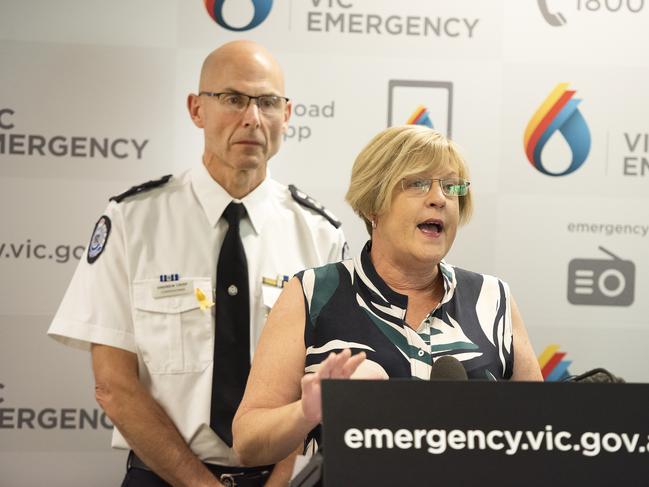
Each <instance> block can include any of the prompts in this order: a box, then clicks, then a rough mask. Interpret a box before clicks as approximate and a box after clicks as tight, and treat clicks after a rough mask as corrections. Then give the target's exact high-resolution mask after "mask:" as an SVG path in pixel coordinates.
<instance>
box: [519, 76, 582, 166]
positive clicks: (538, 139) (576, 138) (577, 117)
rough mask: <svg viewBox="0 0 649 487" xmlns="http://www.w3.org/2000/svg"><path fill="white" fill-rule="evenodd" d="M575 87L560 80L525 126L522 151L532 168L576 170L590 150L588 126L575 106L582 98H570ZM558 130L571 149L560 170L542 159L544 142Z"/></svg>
mask: <svg viewBox="0 0 649 487" xmlns="http://www.w3.org/2000/svg"><path fill="white" fill-rule="evenodd" d="M574 94H575V90H568V83H559V84H558V85H557V87H556V88H555V89H554V90H553V91H552V93H550V95H549V96H548V97H547V98H546V99H545V101H544V102H543V103H542V104H541V106H540V107H539V109H538V110H537V111H536V113H535V114H534V116H533V117H532V119H531V120H530V122H529V124H528V125H527V128H526V129H525V138H524V145H525V154H526V155H527V160H528V161H530V163H531V164H532V166H534V168H535V169H537V170H538V171H540V172H542V173H543V174H546V175H548V176H565V175H566V174H570V173H572V172H575V171H576V170H577V169H579V168H580V167H581V165H582V164H583V163H584V162H585V161H586V158H587V157H588V153H589V152H590V130H589V129H588V125H587V124H586V120H584V117H583V116H582V114H581V112H580V111H579V109H578V108H577V106H578V105H579V103H580V102H581V100H578V99H576V98H573V96H574ZM557 131H559V133H560V134H561V135H562V136H563V137H564V139H566V142H567V143H568V146H569V147H570V150H571V151H572V160H571V162H570V165H569V166H568V167H567V168H566V169H565V170H564V171H559V172H552V171H550V170H548V169H547V168H546V167H545V166H544V165H543V161H542V160H541V155H542V152H543V148H544V147H545V144H546V143H547V142H548V140H550V138H551V137H552V136H553V135H555V133H556V132H557Z"/></svg>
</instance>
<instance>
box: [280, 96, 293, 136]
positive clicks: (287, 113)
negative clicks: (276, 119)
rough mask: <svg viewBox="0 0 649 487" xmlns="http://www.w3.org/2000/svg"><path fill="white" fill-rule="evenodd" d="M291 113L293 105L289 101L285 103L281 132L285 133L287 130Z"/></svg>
mask: <svg viewBox="0 0 649 487" xmlns="http://www.w3.org/2000/svg"><path fill="white" fill-rule="evenodd" d="M292 112H293V103H291V102H290V101H289V102H287V103H286V110H284V123H283V124H282V131H283V132H284V133H286V130H287V129H288V120H289V119H290V118H291V113H292Z"/></svg>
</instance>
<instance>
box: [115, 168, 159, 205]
mask: <svg viewBox="0 0 649 487" xmlns="http://www.w3.org/2000/svg"><path fill="white" fill-rule="evenodd" d="M170 179H171V174H167V175H166V176H162V177H161V178H160V179H154V180H152V181H147V182H146V183H142V184H138V185H137V186H133V187H132V188H131V189H129V190H127V191H124V192H123V193H122V194H118V195H117V196H111V197H110V198H109V199H108V201H114V202H115V203H121V202H122V200H124V199H125V198H128V197H129V196H133V195H135V194H140V193H144V192H146V191H150V190H152V189H153V188H157V187H158V186H162V185H164V184H167V183H168V182H169V180H170Z"/></svg>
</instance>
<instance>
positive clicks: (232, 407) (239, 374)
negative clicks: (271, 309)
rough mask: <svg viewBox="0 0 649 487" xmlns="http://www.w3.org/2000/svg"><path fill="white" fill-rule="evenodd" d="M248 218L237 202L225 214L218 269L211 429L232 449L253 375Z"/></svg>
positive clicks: (228, 207) (229, 206)
mask: <svg viewBox="0 0 649 487" xmlns="http://www.w3.org/2000/svg"><path fill="white" fill-rule="evenodd" d="M245 214H246V209H245V208H244V206H243V205H242V204H241V203H234V202H232V203H230V204H229V205H228V206H227V208H226V209H225V211H224V212H223V217H224V218H225V219H226V220H227V222H228V225H229V226H228V231H227V233H226V234H225V239H224V240H223V246H222V247H221V252H220V253H219V260H218V263H217V267H216V299H215V301H216V302H215V308H216V311H215V331H214V372H213V377H212V409H211V412H210V426H211V427H212V429H213V430H214V431H215V432H216V434H218V435H219V437H220V438H221V439H222V440H223V441H224V442H225V443H226V444H227V445H228V446H232V419H233V418H234V413H235V412H236V411H237V408H238V407H239V403H240V402H241V398H242V396H243V391H244V389H245V387H246V380H247V379H248V373H249V372H250V309H249V307H248V264H247V262H246V253H245V252H244V250H243V243H242V242H241V236H240V235H239V221H240V220H241V218H242V217H243V216H244V215H245Z"/></svg>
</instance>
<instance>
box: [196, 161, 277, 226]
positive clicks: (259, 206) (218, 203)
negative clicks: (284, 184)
mask: <svg viewBox="0 0 649 487" xmlns="http://www.w3.org/2000/svg"><path fill="white" fill-rule="evenodd" d="M191 181H192V186H193V188H194V192H195V193H196V197H197V198H198V201H199V203H200V204H201V207H202V208H203V211H204V212H205V216H206V217H207V220H208V221H209V222H210V225H211V226H213V227H214V226H216V224H217V223H218V221H219V219H220V218H221V215H223V212H224V211H225V207H226V206H228V205H229V204H230V202H231V201H236V202H241V203H243V205H244V207H245V208H246V213H247V214H248V219H249V220H250V224H251V225H252V228H253V230H254V231H255V233H257V234H259V233H260V232H261V230H262V227H263V225H264V222H265V221H267V220H268V213H269V212H270V211H271V209H270V208H269V207H270V205H268V204H266V203H267V200H268V198H269V196H270V190H271V188H270V181H269V177H268V175H267V176H266V178H265V179H264V180H263V181H262V182H261V184H260V185H259V186H257V187H256V188H255V189H254V190H253V191H252V192H251V193H249V194H247V195H246V196H244V197H243V198H242V199H241V200H238V199H236V198H233V197H232V196H230V195H229V194H228V192H227V191H226V190H225V189H224V188H223V187H222V186H221V185H220V184H219V183H217V182H216V181H215V180H214V179H212V176H211V175H210V173H209V172H208V170H207V168H206V167H205V166H204V165H203V164H200V165H197V166H196V167H194V168H193V169H192V170H191Z"/></svg>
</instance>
